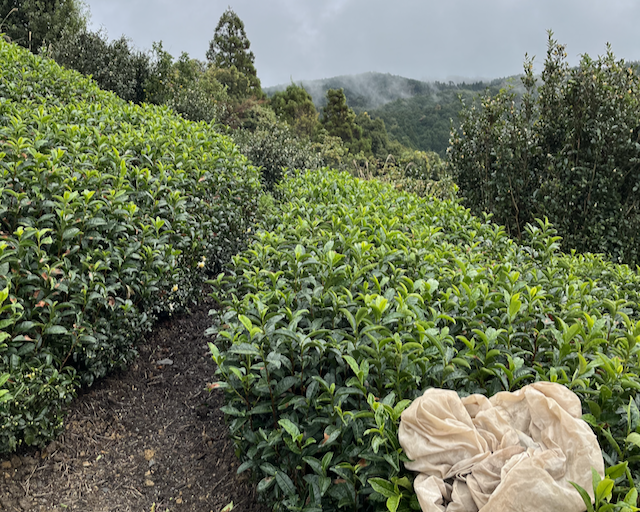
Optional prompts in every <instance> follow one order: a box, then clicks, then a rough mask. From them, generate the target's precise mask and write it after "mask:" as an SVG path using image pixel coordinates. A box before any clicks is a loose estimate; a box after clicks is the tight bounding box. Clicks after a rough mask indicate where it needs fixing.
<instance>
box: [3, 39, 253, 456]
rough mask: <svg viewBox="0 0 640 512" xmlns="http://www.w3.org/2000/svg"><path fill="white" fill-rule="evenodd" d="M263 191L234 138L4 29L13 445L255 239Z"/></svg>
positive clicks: (40, 436) (41, 428)
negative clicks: (148, 103) (29, 47)
mask: <svg viewBox="0 0 640 512" xmlns="http://www.w3.org/2000/svg"><path fill="white" fill-rule="evenodd" d="M259 190H260V184H259V176H258V173H257V171H256V170H255V169H254V168H253V167H251V166H249V165H248V164H247V161H246V159H245V158H244V157H242V156H241V155H240V154H239V153H238V151H237V149H236V148H235V146H234V145H233V144H232V143H231V141H230V140H229V139H228V138H226V137H223V136H220V135H219V134H216V133H215V132H214V130H213V129H212V128H211V127H210V126H209V125H206V124H203V123H200V124H195V123H191V122H188V121H184V120H183V119H182V118H180V117H178V116H176V115H174V114H172V113H171V111H170V110H168V109H165V108H157V107H153V108H152V107H142V108H141V107H138V106H134V105H133V104H130V103H126V102H124V101H122V100H120V99H118V98H117V97H116V96H115V95H113V94H111V93H105V92H103V91H100V90H99V89H98V88H97V87H96V86H95V84H93V83H92V82H91V81H90V80H89V79H86V78H84V77H82V76H81V75H79V74H78V73H75V72H67V71H65V70H63V69H61V68H60V67H59V66H57V65H56V64H55V63H54V62H53V61H50V60H46V59H42V58H39V57H35V56H33V55H31V54H30V53H29V52H27V51H26V50H23V49H20V48H19V47H17V46H14V45H10V44H7V43H5V42H4V40H2V39H1V38H0V452H6V451H11V450H14V449H15V448H16V447H18V446H20V445H23V444H26V445H33V444H36V445H42V444H43V443H46V442H47V441H48V440H49V439H51V438H52V437H54V436H55V435H56V433H57V432H58V431H59V430H60V427H61V425H62V417H63V415H62V407H63V405H64V404H65V403H67V402H69V400H70V399H71V397H72V396H73V394H74V391H75V390H76V388H77V387H78V385H80V384H91V383H92V382H93V380H94V379H96V378H99V377H102V376H104V375H105V374H106V373H107V372H109V371H110V370H111V369H113V368H119V367H122V366H124V365H126V364H127V363H128V362H130V361H131V359H132V357H133V356H134V355H135V346H136V342H137V340H138V339H139V338H140V336H141V334H142V333H144V332H145V331H146V330H148V329H149V327H150V326H151V324H152V322H153V321H154V319H155V318H156V316H157V315H158V314H159V313H163V312H170V311H171V310H172V309H176V308H179V307H183V306H185V305H188V304H189V303H190V302H191V301H192V300H193V296H194V294H195V293H196V292H197V291H198V290H199V288H200V287H201V285H202V284H203V282H204V280H205V279H206V277H207V272H212V271H219V270H220V269H221V268H222V264H223V263H224V262H225V261H226V260H227V259H228V258H229V257H230V256H231V254H234V253H236V252H237V251H238V250H239V249H240V248H241V247H242V245H243V243H244V240H245V238H246V233H247V231H248V229H249V226H250V225H251V223H252V222H253V219H254V214H255V209H256V204H257V200H258V195H259Z"/></svg>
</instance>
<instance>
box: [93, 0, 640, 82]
mask: <svg viewBox="0 0 640 512" xmlns="http://www.w3.org/2000/svg"><path fill="white" fill-rule="evenodd" d="M88 4H89V6H90V10H91V14H92V20H93V23H94V26H95V27H99V26H101V25H104V27H105V28H106V29H107V31H108V33H109V36H110V37H119V36H120V35H121V34H123V33H124V34H126V35H127V36H129V37H130V38H131V39H132V40H133V42H134V43H135V44H136V45H137V46H138V47H139V48H144V49H147V48H151V43H152V42H153V41H159V40H162V41H163V43H164V46H165V48H166V49H167V50H168V51H169V52H171V53H172V54H173V55H174V56H176V57H177V56H178V55H179V54H180V53H181V52H182V51H186V52H188V53H189V54H190V55H191V56H193V57H196V58H200V59H203V58H204V54H205V51H206V49H207V47H208V44H209V40H210V39H211V37H212V35H213V30H214V28H215V25H216V23H217V21H218V18H219V17H220V15H221V14H222V12H223V11H224V10H225V9H226V8H227V5H229V4H231V7H232V8H233V9H234V10H235V11H236V12H237V13H238V15H239V16H240V18H241V19H242V20H243V21H244V23H245V27H246V30H247V35H248V37H249V39H250V41H251V45H252V46H251V48H252V50H253V52H254V53H255V56H256V68H257V70H258V76H259V77H260V78H261V80H262V82H263V85H265V86H270V85H275V84H280V83H287V82H289V81H290V79H291V78H293V80H294V81H300V80H309V79H316V78H326V77H331V76H337V75H344V74H356V73H363V72H367V71H378V72H383V73H392V74H396V75H401V76H406V77H410V78H419V79H421V78H429V79H437V80H446V79H447V78H448V77H450V76H466V77H478V76H481V77H502V76H506V75H511V74H515V73H519V72H520V71H521V69H522V61H523V57H524V54H525V53H529V55H536V56H537V57H536V62H537V63H538V66H539V65H540V64H541V63H542V62H543V60H544V55H545V51H546V30H547V29H553V30H554V32H555V34H556V37H557V39H558V40H560V41H561V42H562V43H566V44H567V46H568V48H567V50H568V54H569V56H570V59H571V62H573V63H575V62H577V60H578V55H579V54H582V53H588V54H590V55H592V56H596V55H600V54H602V53H604V52H605V44H606V43H607V42H611V44H612V47H613V50H614V53H615V54H616V56H617V57H620V58H627V59H631V60H635V59H640V40H638V39H637V37H636V27H637V26H638V24H639V22H640V3H639V2H636V1H634V0H609V1H608V2H602V1H600V0H521V1H516V0H485V1H483V2H479V1H477V0H448V1H443V0H439V1H434V0H428V1H424V0H422V1H420V0H396V1H395V2H390V1H388V0H272V1H260V0H236V1H233V0H223V1H220V0H208V1H203V0H184V1H183V2H182V3H180V6H179V7H177V4H176V3H175V2H169V1H168V0H147V1H142V0H126V1H125V0H88Z"/></svg>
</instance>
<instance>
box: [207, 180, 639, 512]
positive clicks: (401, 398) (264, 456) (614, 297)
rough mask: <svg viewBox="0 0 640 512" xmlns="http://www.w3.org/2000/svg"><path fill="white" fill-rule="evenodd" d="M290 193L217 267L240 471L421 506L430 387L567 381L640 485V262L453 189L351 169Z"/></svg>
mask: <svg viewBox="0 0 640 512" xmlns="http://www.w3.org/2000/svg"><path fill="white" fill-rule="evenodd" d="M280 192H281V194H282V197H283V201H282V202H281V203H280V205H279V206H278V207H277V208H276V209H275V211H274V212H273V214H272V215H271V217H270V218H267V219H265V220H264V225H263V226H264V229H263V230H261V231H259V232H258V233H257V234H256V235H255V237H254V239H253V241H252V243H251V244H250V246H249V247H248V249H247V250H246V251H245V252H243V253H241V254H239V255H238V256H235V257H234V258H233V260H232V265H231V267H230V270H229V272H228V273H227V274H226V275H225V274H221V275H220V276H219V277H218V279H217V280H215V284H216V286H217V290H218V292H217V293H218V296H219V298H220V299H221V300H223V301H224V304H225V308H224V309H223V310H222V311H221V312H220V313H219V315H218V316H217V319H216V322H215V324H214V326H213V327H212V328H211V329H210V332H211V333H212V334H215V335H216V337H215V339H214V341H213V343H211V344H210V348H211V351H212V355H213V359H214V361H215V363H216V365H217V370H216V375H217V378H218V381H217V382H214V383H212V384H211V385H210V388H211V389H215V388H222V389H224V391H225V396H226V406H225V408H224V412H225V413H226V414H227V416H228V418H229V421H230V429H231V433H232V436H233V438H234V440H235V442H236V445H237V449H238V453H239V454H240V456H241V459H242V464H241V466H240V468H239V471H246V470H250V471H251V472H252V473H253V474H254V475H255V476H256V477H257V479H258V482H259V483H258V490H259V491H260V492H261V493H262V494H263V496H264V497H265V499H266V500H267V501H268V502H269V503H270V504H272V505H274V506H275V510H305V511H316V510H336V509H339V508H344V509H346V510H390V511H396V510H410V509H414V510H415V509H417V506H418V504H417V501H416V499H415V496H414V494H413V491H412V485H411V484H412V478H413V476H412V475H411V474H409V473H408V472H407V471H406V470H405V469H404V467H403V464H402V462H403V461H404V460H406V457H405V455H404V453H403V451H402V449H401V447H400V445H399V443H398V438H397V427H398V422H399V417H400V414H401V413H402V411H403V410H404V409H405V408H406V407H407V405H408V404H409V403H410V401H411V400H413V399H415V398H416V397H417V396H419V395H421V394H422V393H423V391H424V390H425V389H427V388H429V387H441V388H447V389H453V390H456V391H457V392H458V393H460V394H461V395H467V394H471V393H482V394H485V395H493V394H494V393H496V392H498V391H503V390H507V391H509V390H515V389H518V388H520V387H522V386H524V385H525V384H528V383H531V382H534V381H540V380H543V381H552V382H559V383H561V384H564V385H565V386H567V387H569V388H570V389H572V390H573V391H575V392H576V393H577V394H578V396H579V397H580V398H581V400H582V402H583V408H584V412H585V413H586V416H585V418H586V419H587V421H588V422H589V423H590V424H591V425H592V426H593V428H594V430H595V431H596V432H597V433H598V435H599V440H600V442H601V446H602V448H603V455H604V457H605V460H606V462H607V465H608V466H610V467H613V466H616V465H617V464H619V463H622V464H625V466H624V469H623V470H622V471H621V472H620V471H617V470H616V472H613V473H612V474H613V475H614V477H615V480H614V481H615V484H616V487H615V489H616V490H615V491H614V494H615V495H616V496H618V495H620V493H626V492H627V491H628V490H629V488H630V487H634V486H635V485H636V483H637V481H636V480H637V479H638V469H639V466H638V460H639V459H640V448H639V447H638V444H640V443H636V441H637V440H638V439H640V437H638V430H639V427H640V424H639V420H640V414H639V413H638V405H639V404H640V400H639V399H638V397H637V390H638V389H640V378H639V377H638V369H639V368H638V352H639V351H640V343H639V342H640V319H639V318H638V316H639V315H638V313H639V312H638V290H640V288H639V286H638V285H639V284H640V277H639V276H638V275H637V273H635V272H633V271H631V270H630V269H629V268H628V267H626V266H622V265H614V264H612V263H608V262H606V261H603V260H602V259H601V258H599V257H595V256H591V255H586V256H572V255H562V254H561V253H559V252H558V247H559V243H560V239H559V237H558V236H556V234H555V231H554V229H553V228H552V226H550V225H549V224H548V223H547V222H543V221H540V222H538V223H536V224H535V225H528V226H526V227H525V228H524V229H525V235H524V238H525V240H526V243H525V244H523V245H520V244H517V243H515V242H514V241H512V240H511V239H510V238H508V236H507V234H506V233H505V230H504V228H503V227H501V226H499V225H496V224H493V223H490V222H488V221H487V220H486V219H485V220H484V221H481V220H480V219H478V218H476V217H473V216H472V215H471V213H470V212H469V210H466V209H465V208H463V207H462V206H461V205H460V204H458V203H457V202H453V201H440V200H437V199H433V198H419V197H417V196H414V195H412V194H408V193H404V192H399V191H397V190H396V189H395V187H391V186H389V185H386V184H382V183H380V182H377V181H374V180H372V181H360V180H357V179H354V178H352V177H350V176H349V175H348V174H346V173H337V172H335V171H329V170H324V171H322V172H307V173H305V174H300V175H298V176H296V177H294V178H287V179H285V180H284V182H283V184H282V185H281V187H280ZM623 461H624V462H623ZM612 479H613V478H612ZM623 496H624V494H623Z"/></svg>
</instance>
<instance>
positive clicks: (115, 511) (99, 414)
mask: <svg viewBox="0 0 640 512" xmlns="http://www.w3.org/2000/svg"><path fill="white" fill-rule="evenodd" d="M211 307H212V304H211V303H210V302H207V301H205V302H204V303H203V304H201V305H200V306H197V307H195V308H193V309H192V311H191V314H189V315H184V316H180V317H174V318H170V319H167V320H164V321H162V322H160V323H159V324H158V325H157V326H156V327H155V329H154V330H153V331H152V332H151V333H149V334H148V335H147V336H146V337H145V339H144V340H143V341H142V343H141V345H140V347H139V351H140V356H139V358H138V360H137V361H136V362H135V363H134V364H133V365H132V366H131V368H129V369H128V370H127V371H125V372H120V373H118V374H115V375H113V376H111V377H109V378H106V379H104V380H102V381H100V382H98V383H96V384H94V386H92V387H91V388H89V389H87V390H85V391H83V392H81V393H80V395H79V396H78V397H77V398H76V400H75V401H74V402H73V403H72V404H71V406H70V410H69V414H68V416H67V419H66V421H65V430H64V432H63V433H62V435H61V436H60V437H59V438H58V439H57V440H56V441H54V442H52V443H51V444H50V445H49V446H48V447H47V448H46V449H44V450H35V449H31V450H25V451H22V452H20V453H17V454H14V455H11V456H3V457H0V510H2V511H3V512H4V511H19V512H23V511H43V512H44V511H46V512H49V511H51V512H53V511H56V512H57V511H70V510H81V511H84V512H129V511H131V512H133V511H135V512H166V511H170V512H173V511H176V512H220V511H221V510H222V509H223V508H224V507H226V506H227V505H228V504H229V503H231V502H233V511H234V512H267V511H268V508H267V507H265V506H264V505H263V504H261V503H259V502H258V500H257V497H256V492H255V485H254V484H253V483H252V482H251V481H250V480H249V478H248V477H247V476H246V475H240V476H238V475H237V474H236V469H237V467H238V465H239V462H238V460H237V458H236V456H235V453H234V446H233V443H232V441H231V440H230V439H229V437H228V429H227V427H226V425H225V422H224V418H223V414H222V413H221V412H220V410H219V408H220V407H221V406H222V405H223V402H224V397H223V395H222V392H221V391H215V390H214V391H213V392H209V391H208V390H207V389H206V385H207V383H208V382H212V381H213V380H214V364H213V361H212V360H211V356H210V355H209V353H208V348H207V341H210V340H209V339H208V338H207V337H206V336H205V334H204V332H205V330H206V329H207V328H208V327H209V326H210V323H211V321H210V318H209V316H208V311H209V309H210V308H211Z"/></svg>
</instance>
